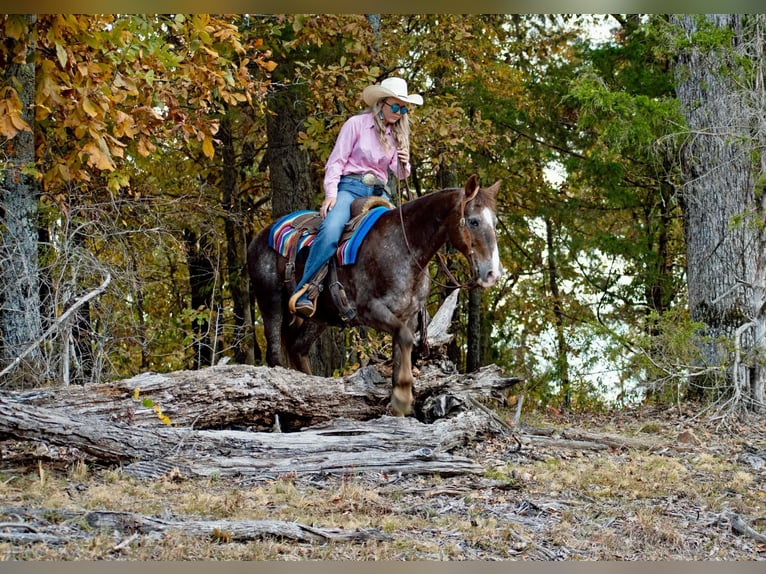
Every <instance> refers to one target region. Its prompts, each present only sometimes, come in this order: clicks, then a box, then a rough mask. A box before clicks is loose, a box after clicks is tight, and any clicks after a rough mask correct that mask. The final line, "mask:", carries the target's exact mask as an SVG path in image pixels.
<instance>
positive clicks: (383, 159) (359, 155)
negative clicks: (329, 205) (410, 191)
mask: <svg viewBox="0 0 766 574" xmlns="http://www.w3.org/2000/svg"><path fill="white" fill-rule="evenodd" d="M386 136H387V138H388V141H389V142H390V144H391V146H390V148H389V149H388V151H387V150H385V149H383V146H382V145H381V144H380V140H378V133H377V131H376V130H375V121H374V119H373V117H372V113H371V112H367V113H363V114H359V115H356V116H352V117H350V118H349V119H348V120H346V123H344V124H343V126H342V127H341V128H340V133H339V134H338V139H337V140H336V141H335V147H334V148H333V150H332V153H331V154H330V157H329V158H328V159H327V163H326V164H325V174H324V195H325V197H336V196H337V195H338V182H339V181H340V178H341V176H343V175H346V174H350V173H359V174H365V173H374V174H375V175H376V176H377V178H378V179H379V180H381V181H383V182H386V181H388V171H387V170H388V169H389V168H390V169H391V171H393V172H394V173H395V174H397V175H398V176H399V178H400V179H404V178H406V177H407V176H409V174H410V166H409V163H408V164H406V165H403V166H402V171H401V172H400V171H399V159H398V156H397V154H396V144H395V143H394V138H393V136H392V135H391V130H390V129H387V133H386Z"/></svg>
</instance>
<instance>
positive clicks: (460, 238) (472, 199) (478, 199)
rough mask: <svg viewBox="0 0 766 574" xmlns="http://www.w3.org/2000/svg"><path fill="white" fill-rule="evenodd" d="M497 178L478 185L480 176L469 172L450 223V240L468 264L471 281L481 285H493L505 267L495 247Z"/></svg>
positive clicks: (498, 187) (498, 183) (498, 185)
mask: <svg viewBox="0 0 766 574" xmlns="http://www.w3.org/2000/svg"><path fill="white" fill-rule="evenodd" d="M499 189H500V181H496V182H495V183H494V184H493V185H492V186H491V187H486V188H481V187H480V186H479V177H478V176H477V175H476V174H474V175H472V176H471V177H470V178H469V179H468V181H467V182H466V184H465V189H464V190H463V193H462V194H461V197H460V218H459V220H458V223H457V225H456V226H451V228H450V232H449V239H450V243H452V245H453V246H454V247H455V248H456V249H457V250H458V251H460V252H461V253H462V254H463V255H464V256H465V257H466V259H468V261H469V262H470V264H471V271H472V274H473V276H472V280H473V281H474V282H475V283H476V284H478V285H480V286H481V287H492V286H493V285H494V284H495V283H497V280H498V279H500V277H501V276H502V274H503V272H504V270H503V267H502V265H501V264H500V253H499V251H498V248H497V235H496V229H495V228H496V226H497V215H496V214H495V202H496V199H497V192H498V190H499Z"/></svg>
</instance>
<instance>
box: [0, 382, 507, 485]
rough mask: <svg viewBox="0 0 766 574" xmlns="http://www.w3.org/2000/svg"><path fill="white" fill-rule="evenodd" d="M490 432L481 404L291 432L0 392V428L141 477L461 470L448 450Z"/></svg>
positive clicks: (468, 467) (464, 469) (467, 467)
mask: <svg viewBox="0 0 766 574" xmlns="http://www.w3.org/2000/svg"><path fill="white" fill-rule="evenodd" d="M496 432H498V423H497V421H496V420H495V419H494V418H493V417H491V416H488V415H487V414H486V413H484V412H483V411H480V410H479V411H466V412H463V413H459V414H458V415H456V416H453V417H450V418H448V419H443V420H438V421H436V422H435V423H433V424H424V423H421V422H419V421H417V420H416V419H414V418H399V417H388V416H383V417H380V418H378V419H374V420H371V421H367V422H363V421H351V420H339V421H335V422H334V423H333V424H331V425H330V424H328V425H325V426H322V427H314V428H310V429H306V430H304V431H301V432H296V433H264V432H246V431H236V430H219V431H213V430H199V431H198V430H194V429H191V428H182V427H167V426H165V425H162V424H161V423H160V422H159V421H157V422H156V423H155V427H137V426H132V425H128V424H125V423H121V422H109V423H107V422H106V421H104V420H103V419H99V418H95V417H88V416H77V417H74V416H71V415H70V414H69V413H67V412H64V411H57V410H53V409H47V408H44V407H38V406H29V405H25V404H18V403H15V402H14V401H12V400H9V399H8V398H6V397H3V396H0V435H5V436H8V437H12V438H15V439H20V440H37V441H44V442H47V443H49V444H54V445H58V446H67V447H76V448H78V449H80V450H82V451H83V452H85V453H87V454H89V455H91V456H92V457H94V458H96V459H98V460H101V461H123V462H126V463H130V462H131V461H135V462H133V465H130V464H128V466H127V467H126V468H127V469H128V471H129V472H133V473H134V474H135V475H137V476H142V477H145V478H149V477H156V476H158V475H162V474H164V473H166V472H168V471H170V470H173V471H175V472H177V473H178V474H179V475H180V476H189V477H190V476H212V475H214V474H218V475H221V476H224V475H225V476H233V475H236V476H248V477H256V478H258V477H271V476H274V475H275V474H280V473H315V472H334V473H343V474H348V473H354V472H362V471H374V472H402V473H436V474H461V473H477V472H481V471H482V469H481V467H480V466H479V465H477V464H475V463H473V462H472V461H471V460H470V459H467V458H464V457H458V456H453V455H450V454H449V453H448V451H449V450H450V449H453V448H455V447H456V446H459V445H462V444H467V443H469V442H470V441H472V440H474V439H476V438H477V437H478V436H480V435H482V434H493V433H496Z"/></svg>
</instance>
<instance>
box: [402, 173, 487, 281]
mask: <svg viewBox="0 0 766 574" xmlns="http://www.w3.org/2000/svg"><path fill="white" fill-rule="evenodd" d="M396 187H397V190H398V192H399V221H400V222H401V226H402V236H403V237H404V244H405V245H406V246H407V251H408V252H409V253H410V255H413V253H412V248H411V247H410V242H409V241H408V240H407V231H406V230H405V228H404V215H402V204H403V195H402V188H401V186H400V185H399V182H398V181H397V182H396ZM404 189H405V191H406V192H407V199H408V200H410V199H412V192H410V188H409V186H408V185H407V180H404ZM478 193H479V187H478V186H477V187H476V189H475V190H474V192H473V193H472V194H471V196H470V197H464V198H463V199H462V200H461V202H460V221H459V223H458V225H459V227H460V233H461V234H462V236H463V241H464V242H465V244H466V245H467V246H468V259H469V261H470V262H471V271H472V273H473V276H472V277H471V279H469V280H468V281H466V282H464V283H461V282H460V281H458V280H457V279H456V278H455V276H454V275H453V274H452V272H451V271H450V270H449V268H448V267H447V262H446V261H445V260H444V257H443V256H442V254H441V253H439V252H438V251H437V253H436V257H437V260H438V262H439V268H440V269H441V270H442V271H443V272H444V274H445V275H446V276H447V278H448V279H449V280H450V281H452V282H453V283H454V285H446V284H444V283H440V282H438V281H434V283H436V284H437V285H438V286H439V287H445V288H450V287H455V288H457V289H462V288H464V287H471V286H473V285H474V284H476V277H477V275H478V272H477V265H476V261H474V250H473V242H472V241H471V234H470V233H469V232H468V229H467V227H466V222H465V206H466V205H468V202H469V201H472V200H473V199H474V198H475V197H476V195H477V194H478ZM415 263H417V265H418V267H420V270H421V271H425V269H424V268H423V266H422V265H420V263H419V262H418V260H417V259H415Z"/></svg>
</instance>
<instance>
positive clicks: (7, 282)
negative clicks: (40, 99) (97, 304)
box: [0, 14, 45, 384]
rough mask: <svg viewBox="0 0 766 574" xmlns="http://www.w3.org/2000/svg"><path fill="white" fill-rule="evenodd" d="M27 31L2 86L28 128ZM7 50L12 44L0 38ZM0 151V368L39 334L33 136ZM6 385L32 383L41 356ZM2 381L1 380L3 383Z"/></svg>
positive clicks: (39, 373) (31, 78) (31, 98)
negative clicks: (22, 54)
mask: <svg viewBox="0 0 766 574" xmlns="http://www.w3.org/2000/svg"><path fill="white" fill-rule="evenodd" d="M25 19H26V22H27V26H28V27H29V35H28V38H27V39H28V40H29V43H28V45H27V58H26V59H25V63H23V64H16V63H12V64H10V65H8V66H7V67H6V69H5V72H4V74H3V84H4V85H11V86H14V85H15V86H18V88H19V90H20V91H19V97H20V98H21V102H22V110H21V117H22V119H23V120H24V121H25V122H26V123H27V125H29V126H34V112H33V108H32V106H33V105H34V103H35V66H34V59H33V58H32V55H34V53H35V49H36V45H35V42H34V34H33V31H34V27H35V25H36V23H37V17H36V16H35V15H34V14H29V15H26V16H25ZM5 42H7V43H9V44H10V46H9V51H11V52H12V51H13V45H14V44H16V43H17V41H16V40H14V39H13V38H5ZM0 150H2V153H3V155H4V157H5V159H6V160H7V161H6V162H5V166H6V168H5V173H4V177H3V189H2V197H1V198H0V201H2V204H0V227H2V230H3V232H2V235H1V236H0V274H1V275H0V341H1V342H2V347H1V348H0V352H1V353H2V355H1V356H0V366H5V365H7V364H10V363H12V362H13V361H14V360H15V359H16V358H17V357H19V356H21V355H22V354H23V353H24V351H25V350H26V349H27V347H28V346H29V345H30V344H32V343H33V342H34V341H36V340H37V339H38V338H39V336H40V334H41V333H42V318H41V314H40V288H39V276H38V273H39V269H38V254H37V195H38V190H37V184H36V182H35V180H34V178H33V177H32V175H30V173H31V172H28V171H26V170H27V168H32V167H34V165H35V145H34V134H33V132H30V131H20V132H19V133H18V134H17V135H16V137H14V138H13V139H11V140H4V141H3V143H2V144H0ZM20 365H21V366H20V367H18V368H17V369H16V370H15V371H14V372H13V373H9V375H8V379H7V381H13V382H14V383H18V384H34V383H37V382H38V381H39V380H40V379H42V378H43V377H44V376H45V373H44V366H43V365H42V354H41V352H40V351H39V350H34V351H32V352H31V353H29V354H28V355H27V360H26V361H25V362H24V363H20ZM7 381H6V382H7Z"/></svg>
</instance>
